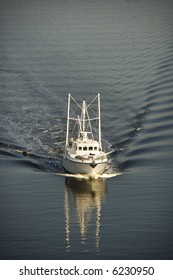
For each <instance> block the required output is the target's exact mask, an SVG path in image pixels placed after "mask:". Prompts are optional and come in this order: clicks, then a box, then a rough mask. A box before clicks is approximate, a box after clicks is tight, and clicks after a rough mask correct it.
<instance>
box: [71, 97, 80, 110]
mask: <svg viewBox="0 0 173 280" xmlns="http://www.w3.org/2000/svg"><path fill="white" fill-rule="evenodd" d="M71 98H72V99H73V101H74V102H75V103H76V105H77V106H78V107H79V108H80V109H81V110H82V107H81V106H80V105H79V103H78V102H77V101H76V100H75V99H74V98H73V96H72V95H71Z"/></svg>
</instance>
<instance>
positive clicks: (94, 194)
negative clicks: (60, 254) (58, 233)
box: [64, 178, 107, 254]
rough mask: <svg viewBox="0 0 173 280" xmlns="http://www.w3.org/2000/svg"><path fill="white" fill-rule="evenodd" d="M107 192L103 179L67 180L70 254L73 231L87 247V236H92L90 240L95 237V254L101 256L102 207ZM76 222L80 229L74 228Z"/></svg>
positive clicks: (67, 231) (68, 247) (68, 243)
mask: <svg viewBox="0 0 173 280" xmlns="http://www.w3.org/2000/svg"><path fill="white" fill-rule="evenodd" d="M106 192H107V187H106V182H105V180H103V179H97V180H84V179H81V180H79V179H76V178H66V179H65V204H64V206H65V219H66V223H65V231H66V249H67V252H68V253H71V249H72V247H73V241H74V240H73V239H74V237H73V236H74V232H73V231H75V233H76V234H77V235H78V234H79V235H80V243H81V245H84V246H85V245H87V239H88V238H87V236H89V235H90V236H89V238H91V236H92V235H93V239H94V243H95V252H96V253H97V254H99V251H100V223H101V207H102V204H103V201H104V199H105V197H106ZM74 221H75V224H77V227H78V229H76V228H75V229H74V228H73V226H72V224H73V223H74ZM76 230H77V232H76ZM93 231H94V233H93ZM74 242H75V241H74Z"/></svg>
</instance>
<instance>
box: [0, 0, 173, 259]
mask: <svg viewBox="0 0 173 280" xmlns="http://www.w3.org/2000/svg"><path fill="white" fill-rule="evenodd" d="M69 92H70V93H71V94H72V95H73V96H74V97H75V98H76V99H77V100H82V98H83V96H86V98H87V100H88V101H91V100H92V99H93V98H94V97H95V95H96V94H97V93H98V92H99V93H100V94H101V114H102V134H103V139H104V143H105V146H106V148H108V149H117V152H115V153H113V154H112V155H110V156H109V171H110V172H113V173H121V175H119V176H116V177H113V178H110V179H107V180H101V179H99V180H93V181H89V180H88V181H87V180H77V179H72V178H65V177H63V176H58V175H57V174H58V173H62V172H64V171H63V168H62V164H61V159H62V153H63V147H64V144H65V129H66V109H67V94H68V93H69ZM0 180H1V181H0V258H1V259H173V185H172V180H173V2H172V1H171V0H170V1H169V0H158V1H154V0H153V1H152V0H139V1H136V0H121V1H120V0H108V1H104V0H87V1H84V0H72V1H71V0H66V1H65V0H35V1H33V0H32V1H27V0H23V1H20V0H15V1H13V0H1V2H0Z"/></svg>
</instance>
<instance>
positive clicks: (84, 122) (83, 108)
mask: <svg viewBox="0 0 173 280" xmlns="http://www.w3.org/2000/svg"><path fill="white" fill-rule="evenodd" d="M82 123H83V132H84V131H85V129H86V100H85V97H84V99H83V103H82Z"/></svg>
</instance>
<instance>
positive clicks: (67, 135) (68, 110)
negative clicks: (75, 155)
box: [66, 93, 71, 147]
mask: <svg viewBox="0 0 173 280" xmlns="http://www.w3.org/2000/svg"><path fill="white" fill-rule="evenodd" d="M70 98H71V94H70V93H69V95H68V109H67V133H66V147H67V145H68V138H69V118H70Z"/></svg>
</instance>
